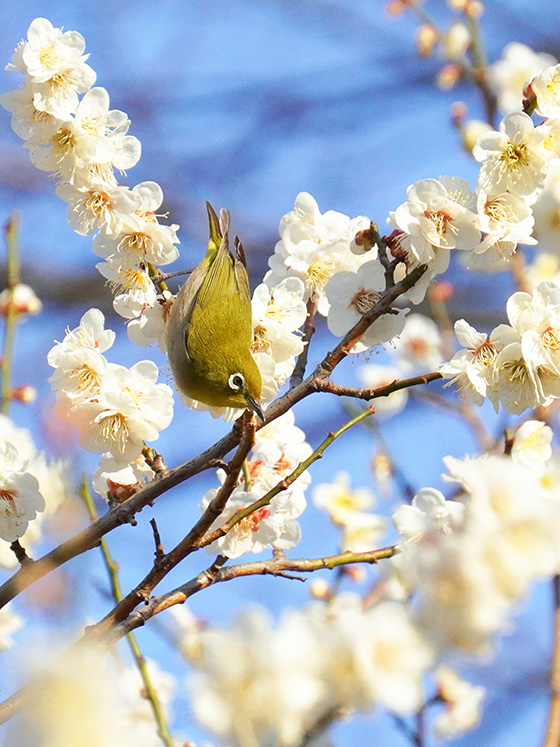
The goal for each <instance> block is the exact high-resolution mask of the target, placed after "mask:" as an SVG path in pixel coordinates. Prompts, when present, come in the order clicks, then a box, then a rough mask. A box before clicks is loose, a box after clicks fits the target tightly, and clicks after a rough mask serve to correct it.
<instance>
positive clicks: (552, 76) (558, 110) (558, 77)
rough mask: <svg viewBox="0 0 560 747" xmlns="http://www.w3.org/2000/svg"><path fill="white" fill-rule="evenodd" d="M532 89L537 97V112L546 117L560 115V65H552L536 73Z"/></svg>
mask: <svg viewBox="0 0 560 747" xmlns="http://www.w3.org/2000/svg"><path fill="white" fill-rule="evenodd" d="M531 90H532V92H533V93H534V95H535V96H536V99H537V105H536V107H535V111H536V112H537V114H540V115H541V117H545V118H547V117H558V116H559V115H560V65H552V66H550V67H547V68H545V69H544V70H541V72H540V73H538V74H537V75H535V77H534V78H533V80H532V81H531Z"/></svg>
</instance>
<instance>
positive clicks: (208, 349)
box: [166, 202, 264, 420]
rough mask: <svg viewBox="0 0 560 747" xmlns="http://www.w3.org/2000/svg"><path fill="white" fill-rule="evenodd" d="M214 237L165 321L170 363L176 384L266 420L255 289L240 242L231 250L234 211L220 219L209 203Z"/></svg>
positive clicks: (214, 403) (197, 395)
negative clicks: (255, 349) (254, 348)
mask: <svg viewBox="0 0 560 747" xmlns="http://www.w3.org/2000/svg"><path fill="white" fill-rule="evenodd" d="M206 208H207V210H208V220H209V224H210V241H209V242H208V249H207V250H206V255H205V257H204V259H203V260H202V262H201V263H200V264H199V265H198V266H197V267H196V268H195V269H194V270H193V271H192V272H191V274H190V276H189V278H188V279H187V281H186V282H185V283H184V284H183V286H182V287H181V289H180V291H179V293H178V294H177V297H176V299H175V301H174V302H173V305H172V307H171V311H170V312H169V316H168V319H167V324H166V344H167V355H168V358H169V364H170V366H171V371H172V372H173V377H174V379H175V384H176V385H177V389H179V391H180V392H182V393H183V394H186V395H187V396H188V397H191V398H192V399H196V400H198V401H199V402H204V403H205V404H207V405H212V406H215V407H243V408H247V407H249V408H250V409H251V410H253V412H255V413H256V414H257V415H258V416H259V417H260V418H261V420H264V415H263V411H262V408H261V406H260V404H259V399H260V397H261V391H262V380H261V374H260V371H259V369H258V367H257V364H256V363H255V359H254V358H253V356H252V355H251V343H252V342H253V324H252V315H251V293H250V289H249V279H248V277H247V269H246V263H245V255H244V252H243V247H242V246H241V243H240V242H239V240H238V239H237V237H235V249H236V255H235V257H233V256H232V254H231V252H230V249H229V238H228V232H229V222H230V214H229V211H227V210H221V211H220V219H219V220H218V216H217V215H216V213H215V212H214V209H213V208H212V206H211V205H210V203H208V202H207V203H206Z"/></svg>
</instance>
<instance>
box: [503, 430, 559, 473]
mask: <svg viewBox="0 0 560 747" xmlns="http://www.w3.org/2000/svg"><path fill="white" fill-rule="evenodd" d="M552 436H553V433H552V428H550V426H548V425H546V423H543V422H541V421H540V420H526V421H525V422H524V423H523V424H522V425H520V426H519V428H517V429H516V431H515V435H514V440H513V447H512V449H511V456H512V459H513V460H514V461H515V462H518V463H520V464H524V465H525V466H526V467H529V469H532V470H534V471H535V474H537V475H540V476H542V475H544V474H545V472H546V462H547V461H548V460H549V459H550V457H551V456H552V447H551V445H550V444H551V442H552Z"/></svg>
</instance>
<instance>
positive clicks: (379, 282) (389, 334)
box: [325, 260, 408, 353]
mask: <svg viewBox="0 0 560 747" xmlns="http://www.w3.org/2000/svg"><path fill="white" fill-rule="evenodd" d="M384 290H385V271H384V269H383V267H382V265H381V263H380V262H378V261H377V260H372V261H371V262H366V263H365V264H363V265H361V267H359V268H358V269H357V271H356V272H352V271H344V272H337V273H336V274H335V275H333V276H332V278H331V279H330V280H329V282H328V283H327V286H326V288H325V292H326V295H327V299H328V301H329V305H330V308H329V312H328V318H327V323H328V326H329V329H330V331H331V332H332V333H333V334H334V335H336V336H338V337H342V336H343V335H345V334H346V333H347V332H348V331H349V330H350V329H351V328H352V327H353V326H354V325H355V324H356V323H357V322H358V321H359V320H360V319H361V317H362V316H363V315H364V314H367V313H368V312H369V311H371V310H372V309H373V308H374V307H375V305H376V303H377V302H378V301H379V299H380V298H381V296H382V295H383V291H384ZM393 311H394V313H390V314H382V315H381V316H379V317H378V318H377V319H375V320H374V321H373V322H372V323H371V324H370V326H369V327H368V329H367V330H366V331H365V332H364V334H363V335H362V337H361V338H360V340H358V342H357V343H356V344H355V345H354V346H353V348H352V352H355V353H359V352H362V351H364V350H367V348H369V347H371V346H372V345H376V344H377V343H379V342H387V341H388V340H392V339H393V338H394V337H395V336H396V335H398V334H400V333H401V332H402V330H403V328H404V324H405V318H406V312H407V311H408V309H406V310H403V309H399V310H393Z"/></svg>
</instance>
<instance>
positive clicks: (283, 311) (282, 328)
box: [251, 277, 307, 363]
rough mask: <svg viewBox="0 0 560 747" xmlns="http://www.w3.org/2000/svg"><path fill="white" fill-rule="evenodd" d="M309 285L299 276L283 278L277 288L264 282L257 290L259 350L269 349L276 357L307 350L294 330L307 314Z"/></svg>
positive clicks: (290, 356)
mask: <svg viewBox="0 0 560 747" xmlns="http://www.w3.org/2000/svg"><path fill="white" fill-rule="evenodd" d="M304 294H305V286H304V284H303V281H302V280H300V279H299V278H295V277H290V278H286V279H284V280H282V281H281V282H280V283H279V284H278V285H277V286H276V287H275V288H274V289H270V288H269V286H267V285H266V283H261V284H260V285H259V286H257V288H255V291H254V293H253V300H252V302H251V305H252V309H253V336H254V340H253V345H252V350H253V352H254V353H256V352H263V351H264V352H267V353H270V354H271V355H272V357H273V358H274V361H275V362H277V363H282V362H284V361H286V360H290V359H294V358H295V357H296V356H298V355H299V354H300V353H301V352H302V351H303V342H302V341H301V338H300V337H298V336H297V335H296V334H294V332H296V331H297V330H299V328H300V327H301V326H302V325H303V323H304V322H305V320H306V318H307V307H306V305H305V303H304V301H303V296H304Z"/></svg>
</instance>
